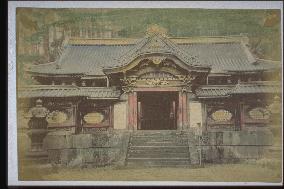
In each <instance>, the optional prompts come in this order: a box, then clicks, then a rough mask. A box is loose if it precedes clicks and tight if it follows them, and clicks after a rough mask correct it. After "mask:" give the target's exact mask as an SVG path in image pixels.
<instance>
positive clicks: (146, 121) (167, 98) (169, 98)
mask: <svg viewBox="0 0 284 189" xmlns="http://www.w3.org/2000/svg"><path fill="white" fill-rule="evenodd" d="M177 100H178V94H177V92H139V93H138V104H137V106H138V108H137V110H138V112H137V115H138V129H139V130H174V129H176V123H177V119H176V117H177V104H178V101H177Z"/></svg>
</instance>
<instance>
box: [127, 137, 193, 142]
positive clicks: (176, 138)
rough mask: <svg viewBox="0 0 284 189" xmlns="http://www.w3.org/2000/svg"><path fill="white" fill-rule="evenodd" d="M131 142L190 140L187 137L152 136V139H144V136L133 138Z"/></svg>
mask: <svg viewBox="0 0 284 189" xmlns="http://www.w3.org/2000/svg"><path fill="white" fill-rule="evenodd" d="M131 140H138V141H149V140H150V141H180V140H186V141H187V140H189V139H188V138H187V137H172V136H167V137H161V136H157V137H155V136H151V137H144V136H143V137H142V136H132V137H131Z"/></svg>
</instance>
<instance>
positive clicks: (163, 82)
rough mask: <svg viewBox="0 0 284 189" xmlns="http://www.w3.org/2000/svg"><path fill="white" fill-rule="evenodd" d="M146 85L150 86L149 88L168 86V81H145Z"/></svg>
mask: <svg viewBox="0 0 284 189" xmlns="http://www.w3.org/2000/svg"><path fill="white" fill-rule="evenodd" d="M146 83H147V85H151V86H159V85H168V84H169V82H168V81H164V80H161V79H151V80H147V81H146Z"/></svg>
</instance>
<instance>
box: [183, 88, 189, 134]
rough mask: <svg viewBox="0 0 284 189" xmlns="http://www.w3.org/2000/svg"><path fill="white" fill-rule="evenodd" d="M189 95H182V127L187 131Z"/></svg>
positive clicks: (184, 93)
mask: <svg viewBox="0 0 284 189" xmlns="http://www.w3.org/2000/svg"><path fill="white" fill-rule="evenodd" d="M187 102H188V101H187V93H186V92H183V93H182V126H183V129H187V127H188V110H187V109H188V108H187V106H188V103H187Z"/></svg>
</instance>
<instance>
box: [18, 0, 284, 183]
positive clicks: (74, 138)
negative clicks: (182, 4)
mask: <svg viewBox="0 0 284 189" xmlns="http://www.w3.org/2000/svg"><path fill="white" fill-rule="evenodd" d="M94 3H95V2H94ZM281 11H282V9H280V7H279V9H217V8H216V9H215V8H214V9H209V8H39V7H17V8H16V15H15V36H16V38H15V41H16V43H15V44H16V46H15V50H16V57H15V58H16V59H15V62H16V67H15V68H16V71H15V73H16V119H17V120H16V123H17V124H16V125H14V127H15V129H16V138H17V144H16V145H17V151H16V153H17V166H18V167H17V172H18V180H19V181H185V182H260V183H281V182H282V68H283V67H282V39H281V36H282V31H281V28H282V26H281V23H282V20H281V15H282V12H281Z"/></svg>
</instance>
